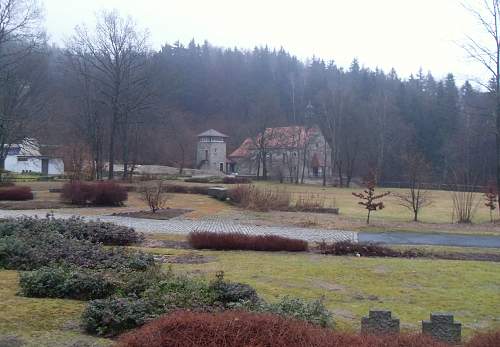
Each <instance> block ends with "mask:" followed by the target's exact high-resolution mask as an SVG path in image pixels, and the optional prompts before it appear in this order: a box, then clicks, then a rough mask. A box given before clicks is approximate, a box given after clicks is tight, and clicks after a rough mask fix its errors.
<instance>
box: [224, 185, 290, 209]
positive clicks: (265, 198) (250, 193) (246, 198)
mask: <svg viewBox="0 0 500 347" xmlns="http://www.w3.org/2000/svg"><path fill="white" fill-rule="evenodd" d="M228 197H229V199H230V200H231V202H232V203H234V204H235V205H237V206H239V207H241V208H245V209H249V210H254V211H262V212H266V211H270V210H275V211H288V210H289V209H290V206H291V202H292V195H291V194H290V192H287V191H284V190H279V189H269V188H260V187H257V186H255V185H238V186H237V187H234V188H231V189H229V191H228Z"/></svg>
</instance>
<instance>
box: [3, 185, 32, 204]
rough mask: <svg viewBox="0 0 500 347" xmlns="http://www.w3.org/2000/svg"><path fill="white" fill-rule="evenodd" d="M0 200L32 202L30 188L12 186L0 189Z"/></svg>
mask: <svg viewBox="0 0 500 347" xmlns="http://www.w3.org/2000/svg"><path fill="white" fill-rule="evenodd" d="M0 200H9V201H22V200H33V193H32V192H31V188H30V187H25V186H13V187H5V188H0Z"/></svg>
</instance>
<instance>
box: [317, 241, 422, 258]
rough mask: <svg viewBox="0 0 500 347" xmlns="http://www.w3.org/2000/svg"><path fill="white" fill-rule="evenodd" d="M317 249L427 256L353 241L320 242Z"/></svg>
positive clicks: (368, 253)
mask: <svg viewBox="0 0 500 347" xmlns="http://www.w3.org/2000/svg"><path fill="white" fill-rule="evenodd" d="M317 250H318V251H319V252H320V253H322V254H330V255H355V254H359V255H361V256H364V257H397V258H415V257H422V256H425V254H424V252H422V251H419V250H415V249H409V250H405V251H398V250H395V249H392V248H389V247H384V246H380V245H375V244H371V243H353V242H351V241H340V242H332V243H326V242H324V241H323V242H320V243H319V244H318V247H317Z"/></svg>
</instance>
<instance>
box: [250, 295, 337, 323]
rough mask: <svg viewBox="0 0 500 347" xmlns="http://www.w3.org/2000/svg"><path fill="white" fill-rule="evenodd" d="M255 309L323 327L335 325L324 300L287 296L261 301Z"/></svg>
mask: <svg viewBox="0 0 500 347" xmlns="http://www.w3.org/2000/svg"><path fill="white" fill-rule="evenodd" d="M253 310H254V311H259V312H265V313H273V314H277V315H280V316H284V317H289V318H293V319H298V320H303V321H306V322H309V323H312V324H314V325H319V326H322V327H329V326H333V320H332V314H331V313H330V311H328V309H327V308H326V307H325V305H324V304H323V301H322V300H314V301H306V300H303V299H299V298H291V297H289V296H285V297H283V298H281V300H280V301H278V302H275V303H266V302H261V303H259V304H258V305H257V306H256V307H254V309H253Z"/></svg>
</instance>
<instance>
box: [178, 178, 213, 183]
mask: <svg viewBox="0 0 500 347" xmlns="http://www.w3.org/2000/svg"><path fill="white" fill-rule="evenodd" d="M216 179H217V177H190V178H186V179H185V180H184V182H191V183H213V181H214V180H216Z"/></svg>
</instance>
